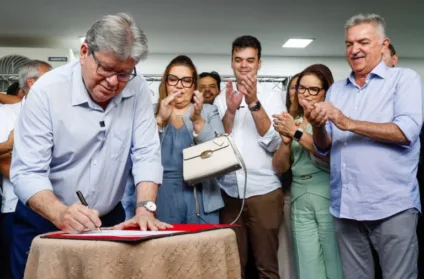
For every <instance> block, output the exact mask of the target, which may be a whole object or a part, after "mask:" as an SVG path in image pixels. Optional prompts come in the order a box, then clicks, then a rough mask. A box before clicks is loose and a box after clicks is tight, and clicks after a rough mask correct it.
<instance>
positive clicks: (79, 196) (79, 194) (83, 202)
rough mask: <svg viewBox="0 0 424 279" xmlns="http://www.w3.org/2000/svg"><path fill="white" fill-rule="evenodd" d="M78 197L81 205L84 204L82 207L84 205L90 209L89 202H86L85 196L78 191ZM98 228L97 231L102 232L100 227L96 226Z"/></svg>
mask: <svg viewBox="0 0 424 279" xmlns="http://www.w3.org/2000/svg"><path fill="white" fill-rule="evenodd" d="M77 196H78V199H79V200H80V202H81V204H82V205H84V206H86V207H88V203H87V201H86V200H85V198H84V195H83V194H82V193H81V191H77ZM96 212H97V211H96ZM96 227H97V230H98V231H102V230H101V229H100V226H96Z"/></svg>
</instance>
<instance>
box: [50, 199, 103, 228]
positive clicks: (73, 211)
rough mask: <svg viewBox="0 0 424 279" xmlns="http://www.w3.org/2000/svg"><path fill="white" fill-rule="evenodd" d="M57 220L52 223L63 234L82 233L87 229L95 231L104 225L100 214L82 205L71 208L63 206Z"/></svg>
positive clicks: (75, 204)
mask: <svg viewBox="0 0 424 279" xmlns="http://www.w3.org/2000/svg"><path fill="white" fill-rule="evenodd" d="M61 206H62V209H61V210H59V211H58V212H57V213H58V214H57V216H56V219H55V220H52V222H53V223H54V224H55V225H56V226H57V227H58V228H59V229H61V230H62V231H63V232H66V233H81V232H83V231H85V230H87V229H89V230H95V229H97V228H99V227H100V226H101V225H102V221H100V218H99V212H98V211H97V210H95V209H90V208H88V207H87V206H85V205H82V204H81V203H79V202H78V203H74V204H72V205H70V206H66V205H64V204H61Z"/></svg>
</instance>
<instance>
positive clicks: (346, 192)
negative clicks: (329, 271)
mask: <svg viewBox="0 0 424 279" xmlns="http://www.w3.org/2000/svg"><path fill="white" fill-rule="evenodd" d="M345 31H346V40H345V43H346V58H347V61H348V63H349V65H350V67H351V68H352V73H351V75H350V76H349V77H348V78H347V79H344V80H341V81H339V82H336V83H334V84H333V86H332V87H331V88H330V89H329V91H328V93H327V98H326V102H322V103H318V104H316V105H315V106H314V107H308V108H307V109H306V114H307V115H306V116H307V118H308V119H309V121H310V122H311V124H312V125H313V129H314V130H313V139H314V143H315V146H316V149H317V151H319V152H321V153H322V154H326V153H328V152H330V154H331V204H330V212H331V213H332V214H333V216H334V226H335V230H336V235H337V238H338V244H339V249H340V256H341V259H342V263H343V278H345V279H370V278H374V262H373V257H372V250H371V245H372V247H373V248H374V249H375V250H376V251H377V253H378V256H379V260H380V264H381V269H382V273H383V274H384V278H417V257H418V246H417V245H418V244H417V235H416V225H417V220H418V215H419V212H420V211H421V205H420V199H419V191H418V183H417V178H416V174H417V164H418V156H419V151H420V142H419V134H420V130H421V126H422V119H423V118H422V113H423V112H422V110H423V109H422V93H421V81H420V76H419V75H418V74H417V73H416V72H414V71H412V70H410V69H402V68H389V67H387V66H386V65H385V64H384V61H382V54H383V52H384V51H385V49H386V48H387V47H388V45H389V43H390V42H389V39H388V38H387V37H386V35H385V22H384V19H383V18H382V17H380V16H379V15H375V14H359V15H355V16H353V17H352V18H350V19H349V20H348V21H347V22H346V25H345Z"/></svg>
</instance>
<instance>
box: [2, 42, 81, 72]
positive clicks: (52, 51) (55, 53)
mask: <svg viewBox="0 0 424 279" xmlns="http://www.w3.org/2000/svg"><path fill="white" fill-rule="evenodd" d="M13 54H16V55H22V56H25V57H28V58H29V59H37V60H42V61H46V62H49V63H50V64H51V65H52V66H53V68H56V67H58V66H61V65H64V64H66V63H68V62H69V61H71V60H72V59H74V54H73V52H72V50H71V49H66V48H58V49H56V48H25V47H0V58H2V57H4V56H6V55H13ZM49 57H67V58H68V62H56V61H48V58H49Z"/></svg>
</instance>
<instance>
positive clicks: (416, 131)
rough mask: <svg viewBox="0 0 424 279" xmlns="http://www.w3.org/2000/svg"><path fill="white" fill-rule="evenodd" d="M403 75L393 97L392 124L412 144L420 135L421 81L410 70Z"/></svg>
mask: <svg viewBox="0 0 424 279" xmlns="http://www.w3.org/2000/svg"><path fill="white" fill-rule="evenodd" d="M403 75H404V76H403V77H402V78H401V81H400V82H399V84H398V88H397V90H396V93H395V96H394V119H393V123H394V124H396V125H397V126H398V127H399V128H400V130H401V131H402V132H403V134H404V135H405V137H406V138H407V139H408V140H409V141H410V143H411V144H413V143H414V142H415V141H416V140H417V139H418V137H419V135H420V131H421V126H422V120H423V115H422V114H423V111H422V110H423V107H422V102H423V100H422V98H423V97H422V88H421V79H420V76H419V75H418V74H417V73H415V72H414V71H412V70H405V72H404V73H403ZM411 144H410V145H407V146H411Z"/></svg>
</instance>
